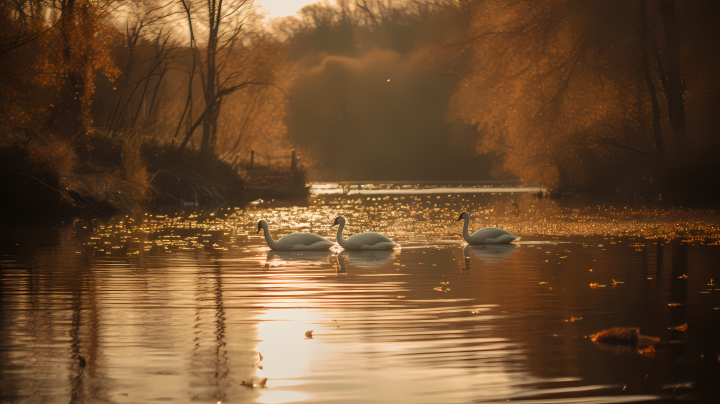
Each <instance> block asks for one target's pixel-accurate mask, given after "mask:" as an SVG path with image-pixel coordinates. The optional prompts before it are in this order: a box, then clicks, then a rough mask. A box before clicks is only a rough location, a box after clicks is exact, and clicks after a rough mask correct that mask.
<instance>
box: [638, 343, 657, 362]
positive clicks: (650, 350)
mask: <svg viewBox="0 0 720 404" xmlns="http://www.w3.org/2000/svg"><path fill="white" fill-rule="evenodd" d="M637 353H639V354H640V355H642V356H645V357H647V358H649V359H652V358H654V357H655V348H654V347H653V346H652V345H650V346H649V347H647V348H644V349H638V351H637Z"/></svg>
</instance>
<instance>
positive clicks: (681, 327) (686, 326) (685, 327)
mask: <svg viewBox="0 0 720 404" xmlns="http://www.w3.org/2000/svg"><path fill="white" fill-rule="evenodd" d="M673 328H674V329H676V330H678V331H682V332H685V331H687V329H688V325H687V322H686V323H685V324H683V325H679V326H677V327H673Z"/></svg>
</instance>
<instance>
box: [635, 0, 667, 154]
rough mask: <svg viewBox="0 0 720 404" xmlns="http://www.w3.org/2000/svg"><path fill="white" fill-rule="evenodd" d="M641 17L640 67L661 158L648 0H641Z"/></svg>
mask: <svg viewBox="0 0 720 404" xmlns="http://www.w3.org/2000/svg"><path fill="white" fill-rule="evenodd" d="M638 13H639V16H640V47H641V49H642V51H641V52H640V65H641V67H642V71H643V76H644V77H645V84H646V85H647V88H648V93H649V94H650V102H651V103H652V131H653V137H654V138H655V147H656V149H657V152H658V154H659V155H660V156H662V155H663V154H665V149H664V147H663V139H662V131H661V128H660V106H659V105H658V98H657V91H656V90H655V83H654V82H653V78H652V74H651V72H650V61H649V59H650V57H649V55H648V46H649V44H648V41H647V36H648V19H647V2H646V0H640V6H639V10H638Z"/></svg>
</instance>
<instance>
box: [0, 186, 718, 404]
mask: <svg viewBox="0 0 720 404" xmlns="http://www.w3.org/2000/svg"><path fill="white" fill-rule="evenodd" d="M378 188H379V189H378ZM383 188H386V187H385V186H378V185H377V184H375V185H374V186H373V187H369V188H368V190H374V191H379V192H374V193H367V194H363V193H362V192H359V191H361V190H362V189H363V188H361V187H358V188H356V189H355V190H356V191H358V192H350V191H352V190H348V189H345V191H342V190H341V191H340V192H341V193H339V194H333V193H325V194H320V195H317V196H314V197H312V198H311V199H310V200H309V202H308V203H307V204H304V205H303V206H294V207H293V206H282V205H281V204H280V203H275V202H274V201H263V202H262V203H258V204H257V205H253V206H248V207H226V208H223V209H218V210H217V211H213V212H199V213H195V214H190V213H182V214H177V215H169V216H158V215H149V214H138V215H135V216H124V215H123V216H116V217H107V218H96V219H76V220H74V221H71V222H65V223H57V224H55V225H47V226H38V225H34V226H24V227H15V228H5V229H2V234H1V237H2V244H0V247H1V249H2V250H1V251H0V252H1V253H2V260H1V262H0V265H1V269H0V274H1V275H2V276H1V277H0V279H1V280H0V402H2V403H35V404H37V403H67V402H71V403H108V402H109V403H154V402H168V401H169V402H178V403H185V402H199V403H212V404H215V403H218V402H222V403H285V402H307V403H367V402H378V403H470V402H507V401H511V402H516V403H518V402H520V403H573V402H581V403H607V402H644V401H660V402H674V401H687V400H690V401H695V402H718V401H717V400H718V399H720V393H718V388H719V386H720V384H718V382H720V287H718V286H716V285H717V284H720V245H718V242H717V240H718V238H719V234H718V232H720V225H719V224H720V220H719V219H718V214H717V212H715V211H713V210H685V209H662V208H657V207H650V206H642V205H638V206H621V207H612V206H597V205H593V206H591V207H586V206H585V205H583V204H582V203H580V202H579V201H554V200H548V199H546V198H545V199H543V198H537V197H536V196H535V195H532V194H526V193H518V192H488V193H481V192H480V190H470V191H467V190H462V189H458V188H457V187H455V188H453V189H452V193H450V191H448V193H445V192H442V193H441V192H440V191H433V192H432V193H430V192H425V193H423V192H420V191H417V189H418V187H410V189H411V190H416V191H414V192H415V193H413V194H410V193H403V192H394V191H393V192H388V193H386V194H383V192H381V191H382V189H383ZM460 188H462V187H460ZM465 188H467V186H465ZM395 189H403V188H401V187H395ZM405 189H408V187H406V188H405ZM494 191H497V190H494ZM342 192H345V193H344V194H343V193H342ZM408 192H409V191H408ZM463 210H467V211H468V212H470V214H471V216H472V218H473V221H472V223H471V229H478V228H480V227H486V226H498V227H503V228H505V229H507V230H509V231H511V232H513V233H514V234H516V235H518V236H520V237H522V238H521V240H520V242H519V243H518V244H513V245H505V246H486V247H468V246H466V245H464V243H463V242H462V238H461V236H460V232H461V229H462V226H461V223H457V222H455V220H456V219H457V217H458V215H459V213H460V212H462V211H463ZM338 214H343V215H344V216H345V217H346V218H347V221H348V227H346V233H347V234H354V233H356V232H361V231H380V232H383V233H385V234H387V235H388V236H389V237H391V238H392V239H394V240H395V241H397V242H398V243H399V244H400V245H401V246H402V248H401V249H399V250H396V251H392V252H388V251H385V252H382V251H376V252H348V251H342V250H341V249H340V248H337V249H336V250H334V251H330V252H322V253H321V252H314V253H310V252H306V253H283V252H273V251H270V250H269V248H268V247H267V246H266V244H265V242H264V240H263V238H262V237H261V235H256V234H255V231H256V229H257V221H258V220H259V219H261V218H263V219H266V220H267V221H268V222H269V224H270V229H271V233H272V234H273V236H275V238H278V237H279V236H282V235H285V234H289V233H291V232H298V231H300V232H305V231H312V232H315V233H318V234H320V235H322V236H325V237H327V238H328V239H330V240H332V241H335V228H332V227H331V224H332V221H333V219H334V218H335V216H337V215H338ZM615 326H622V327H639V328H640V332H641V333H642V334H643V335H647V336H653V337H657V338H659V342H656V343H655V344H653V345H652V348H649V347H647V346H642V347H637V348H632V349H631V348H627V349H624V350H623V349H602V348H601V347H600V346H599V345H596V344H595V343H593V342H592V341H591V340H590V339H589V338H588V336H589V335H591V334H594V333H596V332H599V331H601V330H605V329H609V328H612V327H615ZM310 330H312V331H313V333H312V338H308V337H306V336H305V333H306V332H307V331H310ZM260 355H262V360H261V356H260ZM265 378H267V382H266V385H265V387H262V386H260V385H259V384H261V383H262V380H263V379H265ZM243 382H245V384H250V383H255V384H256V386H255V387H249V386H247V385H243Z"/></svg>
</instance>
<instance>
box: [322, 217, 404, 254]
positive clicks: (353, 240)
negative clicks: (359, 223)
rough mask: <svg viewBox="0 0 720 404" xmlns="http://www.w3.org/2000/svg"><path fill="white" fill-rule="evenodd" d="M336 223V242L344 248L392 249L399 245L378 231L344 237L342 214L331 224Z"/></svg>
mask: <svg viewBox="0 0 720 404" xmlns="http://www.w3.org/2000/svg"><path fill="white" fill-rule="evenodd" d="M336 224H337V225H340V227H338V232H337V241H338V244H340V246H341V247H342V248H344V249H346V250H392V249H393V248H395V247H399V245H397V244H395V243H393V241H392V240H390V239H389V238H387V237H385V236H383V235H382V234H380V233H372V232H368V233H360V234H356V235H354V236H352V237H349V238H347V239H344V238H343V235H342V233H343V229H344V228H345V218H344V217H342V216H338V217H336V218H335V222H333V226H335V225H336Z"/></svg>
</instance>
